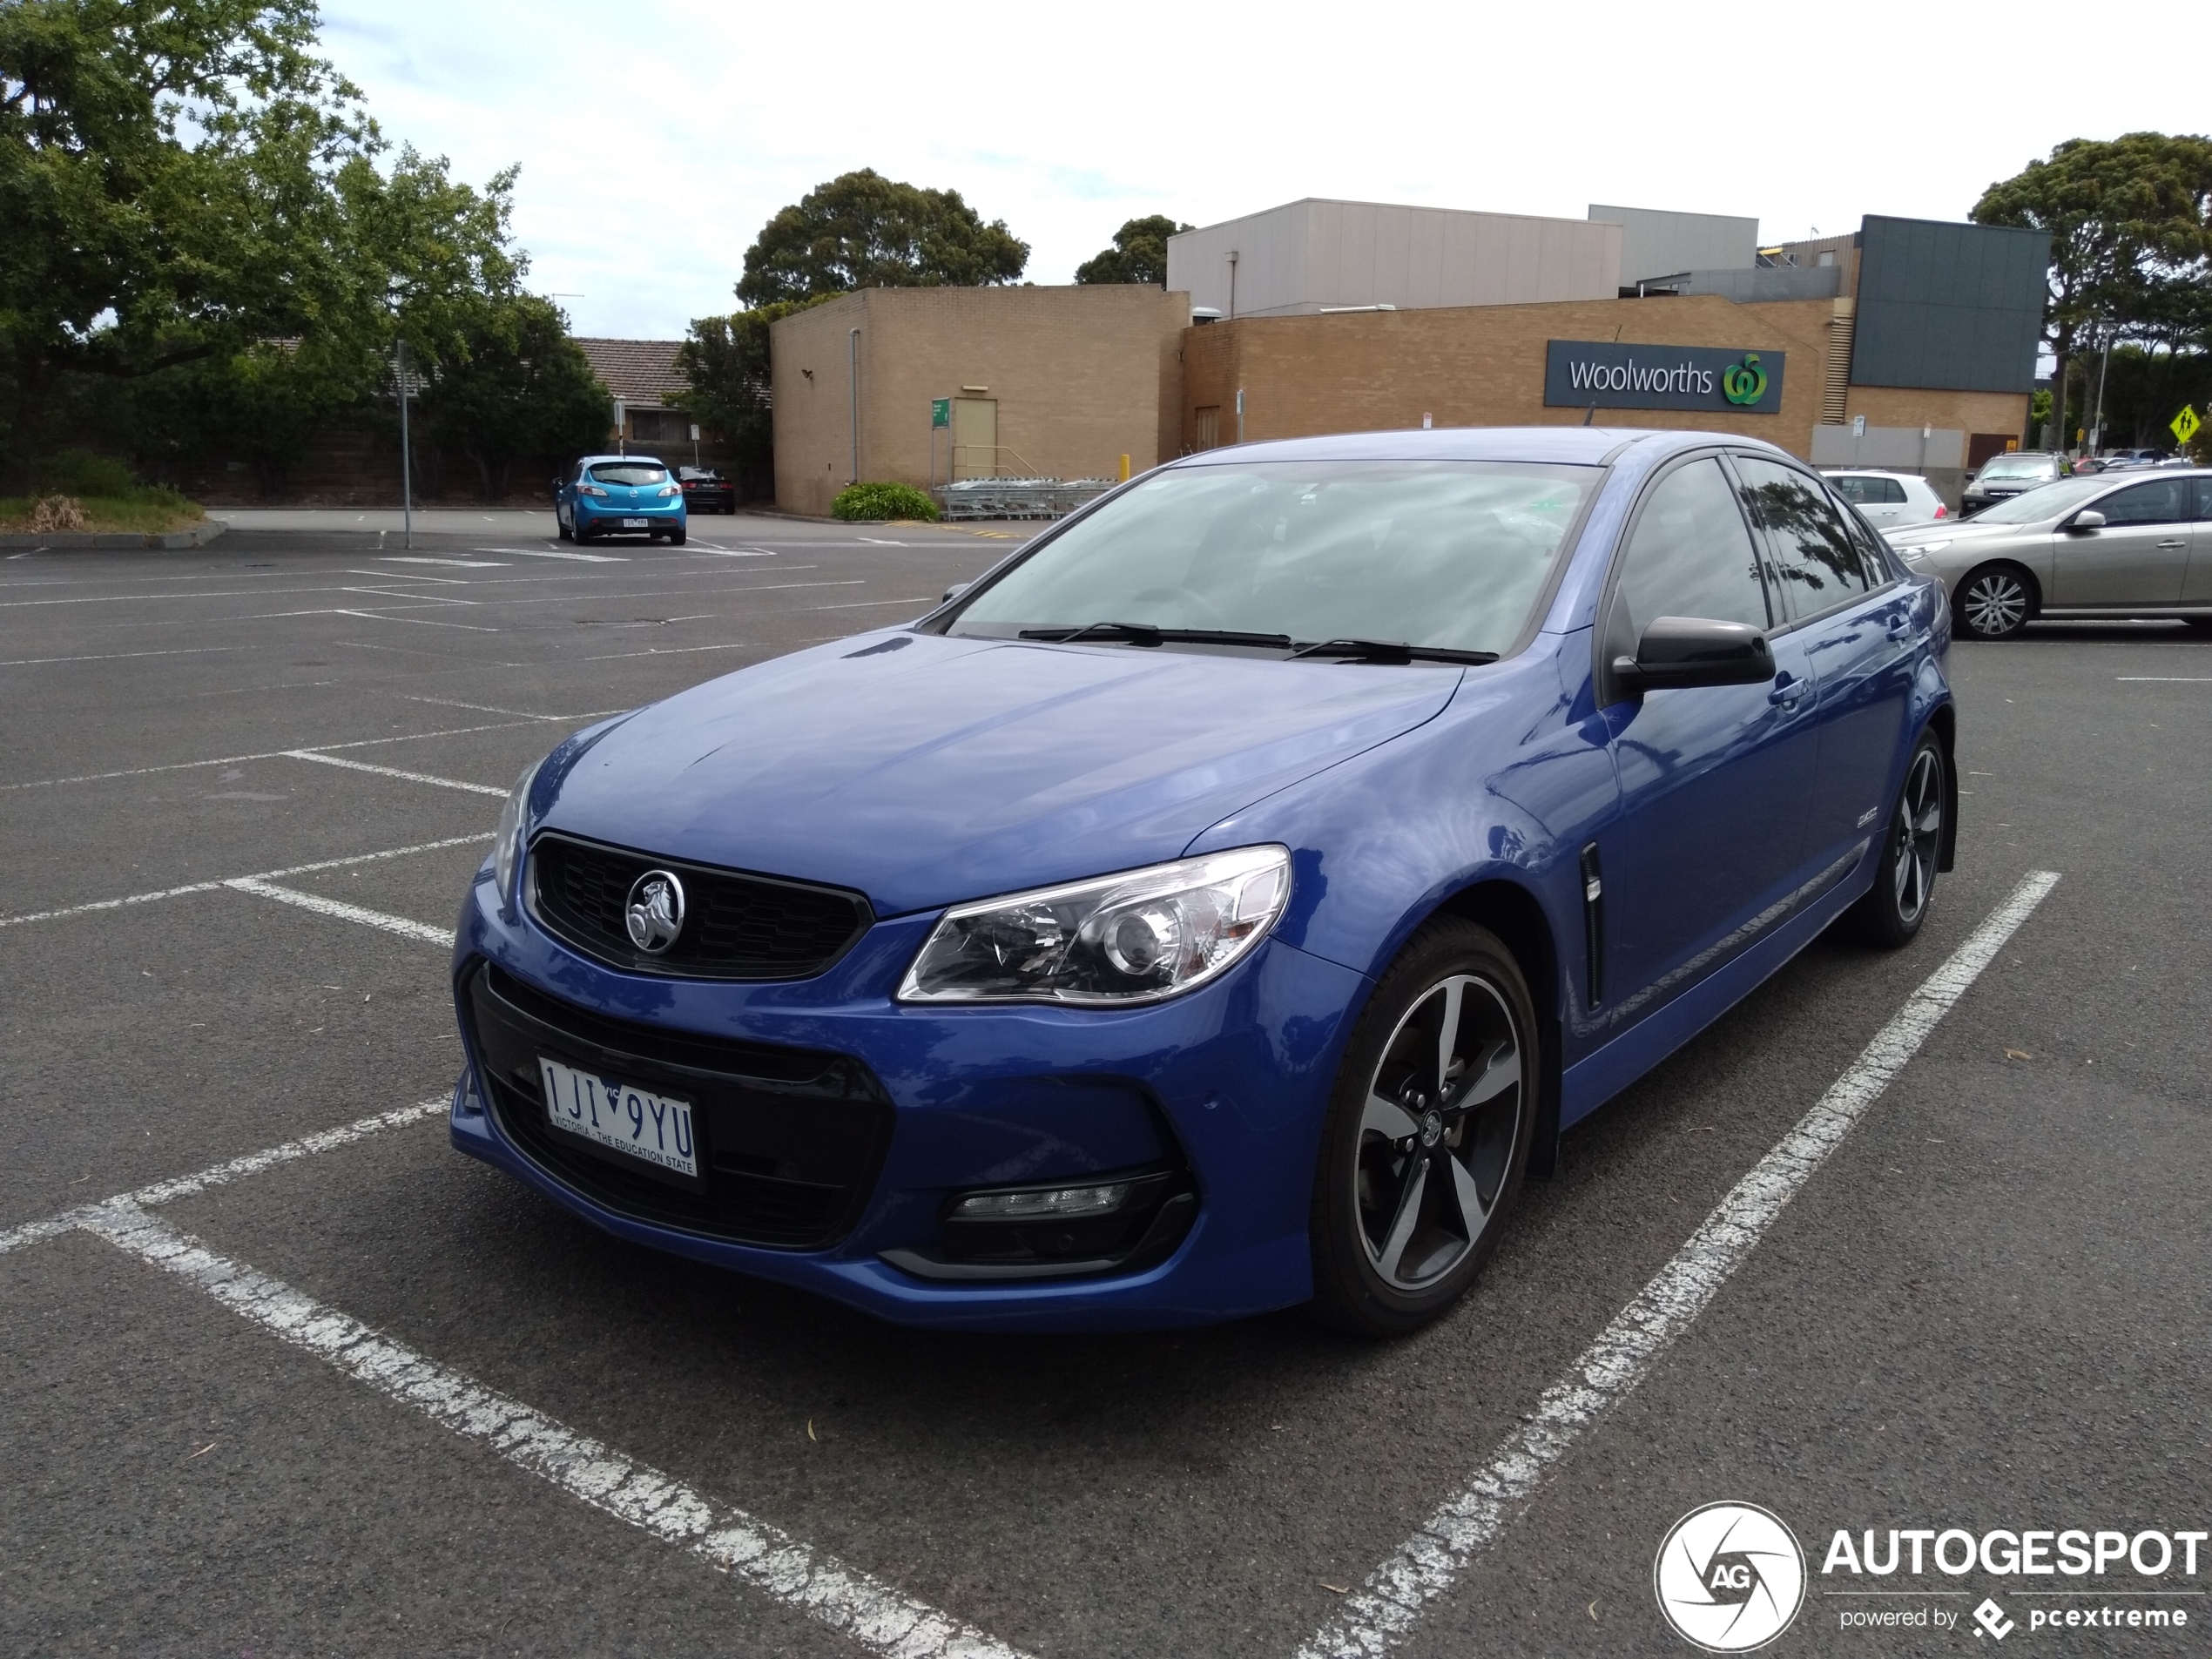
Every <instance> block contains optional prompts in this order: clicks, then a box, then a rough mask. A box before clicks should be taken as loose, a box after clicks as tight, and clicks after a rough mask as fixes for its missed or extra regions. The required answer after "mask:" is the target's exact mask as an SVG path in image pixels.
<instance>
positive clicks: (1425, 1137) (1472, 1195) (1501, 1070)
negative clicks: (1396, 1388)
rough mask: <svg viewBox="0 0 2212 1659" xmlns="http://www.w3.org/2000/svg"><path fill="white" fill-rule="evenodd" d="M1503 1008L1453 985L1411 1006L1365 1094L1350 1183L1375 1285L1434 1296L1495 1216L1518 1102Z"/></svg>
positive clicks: (1486, 992) (1513, 1046) (1521, 1079)
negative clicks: (1430, 1289) (1430, 1290)
mask: <svg viewBox="0 0 2212 1659" xmlns="http://www.w3.org/2000/svg"><path fill="white" fill-rule="evenodd" d="M1526 1052H1527V1047H1526V1045H1525V1044H1524V1043H1523V1042H1521V1037H1520V1033H1519V1032H1518V1030H1517V1029H1516V1028H1515V1025H1514V1017H1513V1013H1512V1010H1511V1008H1510V1007H1509V1006H1508V1005H1507V1001H1506V1000H1505V998H1504V997H1503V996H1502V995H1500V994H1499V992H1498V990H1497V988H1495V987H1494V986H1492V985H1491V984H1490V983H1489V981H1487V980H1484V979H1480V978H1477V977H1476V976H1474V974H1453V975H1451V976H1450V977H1449V978H1447V979H1444V980H1441V981H1439V982H1438V983H1437V984H1435V985H1433V986H1432V987H1431V988H1429V989H1428V990H1427V991H1426V992H1424V993H1423V994H1422V995H1420V997H1418V998H1416V999H1415V1000H1414V1002H1413V1006H1412V1007H1411V1008H1408V1009H1406V1013H1405V1015H1404V1016H1403V1017H1402V1018H1401V1019H1400V1020H1399V1022H1398V1027H1397V1029H1396V1030H1394V1031H1393V1032H1392V1033H1391V1037H1390V1041H1389V1042H1387V1043H1386V1044H1385V1045H1384V1046H1383V1051H1382V1058H1381V1060H1380V1061H1379V1062H1378V1063H1377V1065H1376V1067H1375V1071H1374V1076H1372V1078H1371V1079H1370V1080H1369V1082H1368V1085H1367V1097H1366V1106H1365V1108H1364V1109H1363V1110H1362V1112H1361V1114H1360V1119H1359V1157H1358V1163H1357V1166H1356V1172H1355V1175H1354V1180H1355V1182H1356V1184H1357V1190H1356V1192H1355V1197H1356V1199H1357V1203H1358V1209H1359V1230H1360V1235H1361V1241H1362V1243H1363V1244H1365V1245H1366V1251H1367V1259H1368V1262H1369V1264H1371V1265H1372V1267H1373V1268H1374V1270H1375V1271H1376V1272H1377V1273H1378V1274H1379V1275H1380V1276H1381V1278H1383V1280H1384V1282H1385V1283H1386V1284H1387V1285H1391V1286H1392V1287H1393V1289H1396V1290H1400V1291H1413V1290H1419V1289H1420V1288H1422V1287H1423V1286H1425V1285H1431V1284H1433V1283H1434V1282H1435V1281H1436V1280H1438V1279H1440V1278H1442V1277H1444V1275H1446V1274H1447V1273H1449V1272H1450V1271H1452V1269H1453V1268H1454V1267H1455V1266H1457V1265H1458V1264H1460V1262H1461V1261H1462V1260H1464V1259H1465V1258H1466V1257H1467V1252H1468V1251H1472V1250H1473V1249H1474V1247H1475V1245H1476V1244H1477V1242H1478V1241H1480V1239H1481V1238H1482V1236H1483V1232H1484V1231H1485V1229H1487V1227H1488V1226H1489V1224H1490V1221H1491V1218H1492V1217H1493V1216H1494V1215H1495V1214H1496V1213H1497V1211H1498V1208H1499V1198H1500V1196H1501V1193H1502V1191H1503V1190H1504V1187H1505V1184H1506V1177H1507V1172H1508V1171H1509V1170H1511V1169H1512V1167H1513V1157H1514V1148H1515V1144H1516V1143H1517V1142H1518V1140H1519V1139H1520V1137H1521V1133H1522V1130H1521V1120H1522V1117H1523V1114H1524V1105H1523V1103H1524V1102H1525V1100H1526V1098H1527V1092H1528V1090H1527V1078H1526V1077H1525V1076H1524V1075H1523V1074H1524V1070H1525V1067H1524V1063H1523V1058H1522V1056H1523V1055H1524V1054H1525V1053H1526Z"/></svg>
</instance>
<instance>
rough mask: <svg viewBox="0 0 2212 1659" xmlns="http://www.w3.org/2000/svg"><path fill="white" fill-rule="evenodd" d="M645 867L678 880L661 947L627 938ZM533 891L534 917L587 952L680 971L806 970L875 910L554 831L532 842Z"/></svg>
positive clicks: (840, 950)
mask: <svg viewBox="0 0 2212 1659" xmlns="http://www.w3.org/2000/svg"><path fill="white" fill-rule="evenodd" d="M648 870H668V871H671V872H672V873H674V874H675V875H676V876H677V877H678V879H679V880H681V881H682V882H683V884H684V897H685V917H684V927H683V931H682V932H681V933H679V934H678V935H677V938H676V942H675V943H673V944H672V945H671V946H670V947H669V948H667V949H666V950H665V951H663V952H661V953H660V954H657V955H649V954H646V953H645V952H644V951H641V950H639V949H638V948H637V947H636V946H634V945H632V944H631V942H630V933H629V930H628V927H627V926H626V924H625V922H624V911H625V909H626V907H627V906H628V904H629V901H630V889H631V886H632V885H633V884H635V882H636V881H637V878H638V877H639V876H641V875H643V874H644V873H645V872H646V871H648ZM529 907H530V914H532V915H534V916H535V917H536V919H537V921H538V922H539V924H540V925H541V926H543V927H544V928H545V929H546V931H547V932H549V933H550V934H553V935H554V936H555V937H556V938H557V939H559V940H561V941H563V942H565V943H567V944H570V945H573V946H575V947H576V948H577V949H578V950H580V951H582V952H583V954H585V955H587V956H591V957H596V958H597V960H599V961H603V962H605V963H608V964H609V965H610V966H611V967H615V968H623V969H624V970H626V971H628V972H631V973H639V974H668V975H672V976H675V977H678V978H684V979H722V980H778V979H806V978H809V977H811V976H812V975H813V974H819V973H820V972H822V971H823V970H824V969H825V968H828V967H829V966H830V964H831V963H833V962H834V961H836V960H837V959H838V958H839V957H840V956H842V955H843V954H845V953H846V950H848V949H849V948H851V947H852V945H853V941H855V940H857V939H858V938H860V935H861V934H863V933H865V932H867V929H868V927H869V926H870V925H871V924H872V923H873V921H874V920H875V916H874V913H873V912H872V911H871V910H870V909H869V908H868V901H867V900H866V899H864V898H862V897H861V896H860V894H857V893H848V892H846V891H843V890H841V889H840V888H837V887H813V886H809V885H807V884H806V883H804V882H798V881H782V880H777V879H775V878H774V877H772V876H759V875H745V874H742V873H738V871H735V870H718V869H714V868H712V867H708V866H705V865H698V864H687V863H685V862H683V861H681V860H675V859H655V858H651V857H648V856H647V855H646V854H644V853H633V852H630V851H628V850H627V849H625V848H623V847H619V846H603V845H602V844H600V843H599V842H597V841H586V840H579V839H577V837H575V836H570V835H563V834H559V833H556V832H552V831H548V832H546V833H543V834H541V835H540V836H539V837H538V838H537V839H536V840H535V841H533V842H531V843H530V850H529Z"/></svg>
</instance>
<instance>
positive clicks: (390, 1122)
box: [0, 1095, 452, 1256]
mask: <svg viewBox="0 0 2212 1659" xmlns="http://www.w3.org/2000/svg"><path fill="white" fill-rule="evenodd" d="M451 1104H452V1102H451V1100H450V1099H449V1098H448V1096H444V1095H440V1096H438V1097H437V1098H436V1099H435V1100H425V1101H419V1102H417V1103H415V1105H412V1106H402V1107H401V1108H400V1109H398V1110H397V1111H391V1112H377V1113H375V1114H374V1115H373V1116H368V1117H360V1118H356V1119H354V1121H353V1122H352V1123H341V1124H340V1125H339V1126H338V1127H337V1128H336V1129H325V1130H316V1131H315V1132H314V1134H312V1135H302V1136H300V1138H299V1139H298V1140H296V1141H287V1142H285V1143H283V1144H281V1145H280V1146H265V1147H263V1148H262V1149H261V1150H260V1151H258V1152H248V1153H246V1154H245V1155H244V1156H243V1157H234V1158H233V1159H231V1160H230V1161H229V1162H228V1163H218V1164H216V1165H215V1166H214V1167H213V1168H212V1169H206V1170H200V1171H199V1173H198V1174H197V1175H179V1176H172V1177H170V1178H169V1179H168V1180H166V1181H157V1182H155V1183H154V1184H152V1185H151V1186H145V1187H140V1188H138V1190H136V1191H132V1192H118V1193H117V1194H116V1195H115V1197H112V1198H103V1199H102V1200H100V1202H99V1203H98V1204H85V1205H83V1206H82V1207H80V1208H78V1209H75V1210H71V1211H64V1213H63V1214H61V1215H58V1216H49V1217H46V1219H45V1220H44V1221H32V1222H26V1223H25V1224H24V1225H22V1226H20V1227H11V1228H10V1229H9V1230H8V1231H5V1232H0V1256H4V1255H6V1254H7V1253H8V1252H9V1251H11V1250H20V1249H22V1248H23V1246H24V1245H25V1244H37V1242H38V1241H39V1240H41V1239H42V1238H59V1237H61V1235H62V1234H64V1233H65V1232H69V1231H73V1230H74V1229H75V1228H77V1227H78V1225H80V1224H82V1223H83V1221H84V1217H87V1216H89V1215H91V1214H92V1213H93V1212H94V1211H98V1210H102V1209H110V1208H112V1207H113V1206H115V1205H117V1204H139V1205H151V1204H169V1203H172V1202H173V1201H174V1200H176V1199H179V1198H188V1197H191V1196H192V1194H193V1193H195V1192H205V1191H206V1190H207V1189H208V1188H210V1187H219V1186H225V1185H227V1184H229V1183H231V1182H233V1181H236V1180H239V1179H240V1178H241V1177H245V1176H249V1175H259V1174H260V1173H261V1171H262V1170H273V1169H274V1168H276V1167H277V1165H279V1164H280V1163H294V1162H296V1161H297V1160H299V1159H300V1158H304V1157H314V1155H315V1154H316V1153H318V1152H329V1151H334V1150H336V1149H337V1148H339V1147H341V1146H351V1145H352V1144H353V1143H354V1142H355V1141H365V1140H367V1139H368V1137H369V1136H372V1135H381V1134H382V1133H383V1132H384V1131H385V1130H391V1129H403V1128H405V1127H406V1126H407V1125H408V1124H409V1123H421V1121H422V1120H423V1119H424V1118H426V1117H429V1116H434V1115H435V1114H437V1113H439V1112H442V1111H444V1110H445V1109H446V1108H447V1107H448V1106H449V1105H451Z"/></svg>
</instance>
